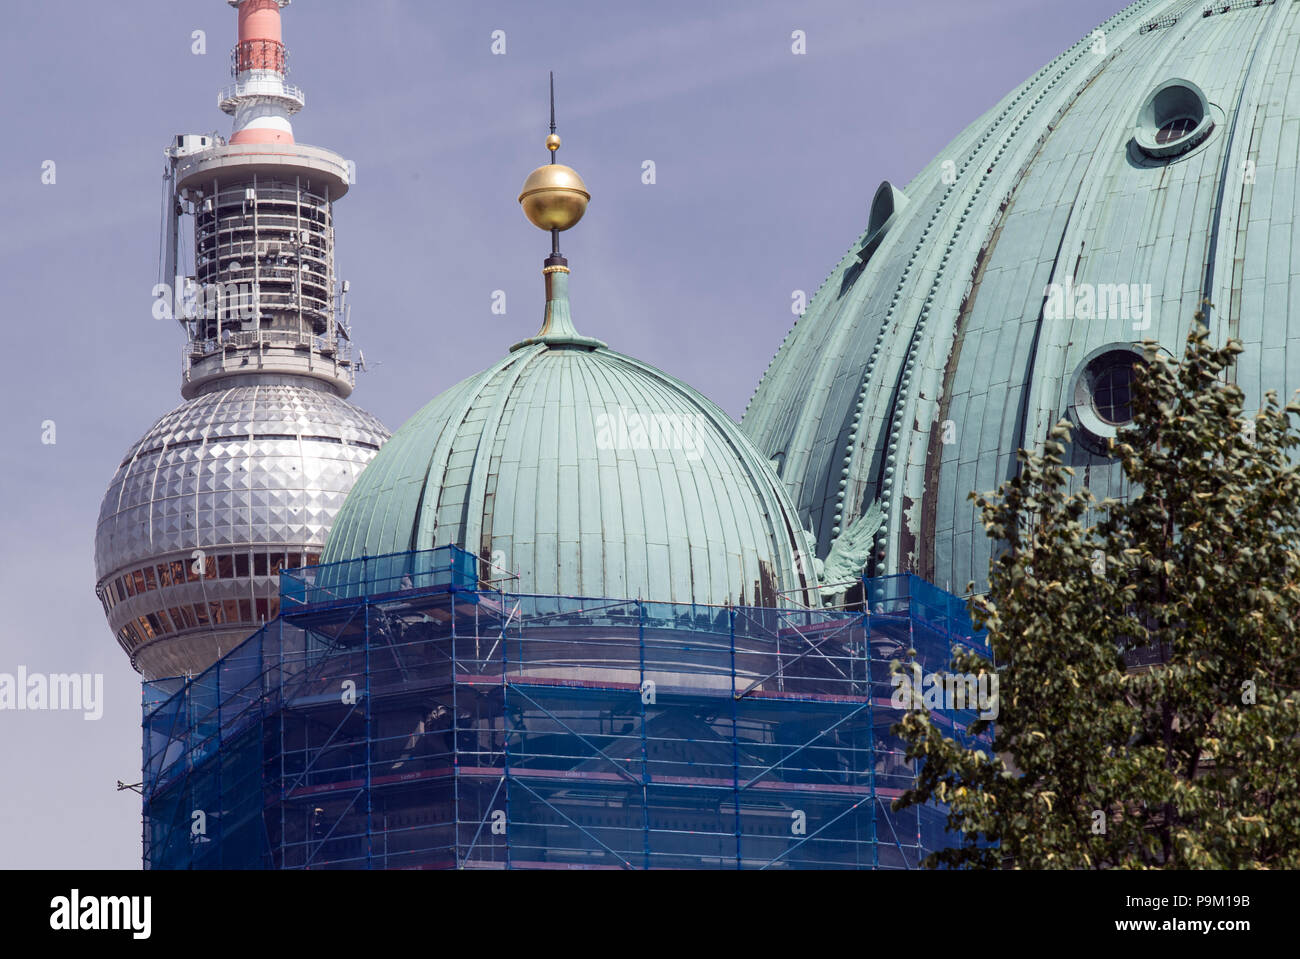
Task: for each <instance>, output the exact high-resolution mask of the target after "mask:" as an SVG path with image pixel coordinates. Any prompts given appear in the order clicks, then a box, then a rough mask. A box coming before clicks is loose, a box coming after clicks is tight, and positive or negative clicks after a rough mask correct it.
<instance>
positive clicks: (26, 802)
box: [0, 0, 1121, 868]
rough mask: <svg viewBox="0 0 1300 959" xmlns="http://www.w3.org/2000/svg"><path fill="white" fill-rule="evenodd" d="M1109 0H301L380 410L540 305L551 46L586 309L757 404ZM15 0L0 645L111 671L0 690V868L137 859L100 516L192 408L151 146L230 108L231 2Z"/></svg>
mask: <svg viewBox="0 0 1300 959" xmlns="http://www.w3.org/2000/svg"><path fill="white" fill-rule="evenodd" d="M1120 6H1121V0H1075V2H1072V3H1068V4H1067V3H1062V2H1061V0H997V2H994V0H930V2H927V3H916V2H902V0H893V2H884V0H818V2H803V3H777V2H768V0H754V2H733V3H720V2H713V3H707V4H700V3H698V2H694V0H691V2H679V0H658V2H655V3H652V4H622V3H619V4H614V3H609V2H606V0H590V2H570V0H551V2H549V3H545V4H539V3H525V2H522V0H512V2H508V3H507V2H468V0H462V2H455V3H452V2H437V3H430V2H427V0H421V2H417V0H365V2H345V0H298V2H297V3H294V4H293V5H292V6H291V7H290V8H289V9H288V10H286V11H285V17H284V24H285V41H286V43H287V44H288V45H289V48H290V51H291V58H290V63H291V68H292V74H291V80H292V81H293V82H294V83H297V84H298V85H300V86H301V87H303V88H304V90H305V92H306V95H307V108H306V110H304V111H303V113H302V114H300V115H299V116H298V117H297V118H296V121H295V132H296V136H297V139H298V140H299V141H300V142H303V143H311V144H318V145H321V146H325V147H329V148H331V149H333V150H336V151H338V152H339V153H342V154H343V155H344V156H345V157H347V158H349V159H352V160H355V161H356V164H357V184H356V186H354V187H353V188H352V192H351V193H350V194H349V195H348V196H347V197H346V198H345V199H343V200H342V201H340V203H339V204H338V206H337V208H336V211H335V212H336V222H337V233H338V247H337V253H338V266H339V273H340V276H341V277H343V278H346V279H348V280H350V281H351V284H352V292H351V294H350V299H351V303H352V323H353V330H354V332H355V334H356V338H357V341H358V343H359V345H360V346H361V347H362V349H363V350H364V351H365V354H366V359H367V361H368V363H369V366H370V370H369V372H368V373H365V374H363V375H362V377H361V379H360V381H359V383H358V387H357V391H356V393H355V394H354V395H353V400H354V402H356V403H357V404H358V405H360V406H362V407H363V408H365V409H367V410H369V411H370V412H372V413H374V414H376V415H377V416H379V417H380V418H381V419H383V420H384V421H385V422H386V423H387V424H388V426H389V427H390V428H392V429H396V428H397V427H398V426H399V425H401V423H402V422H403V421H405V419H406V418H407V417H409V416H410V415H411V414H412V413H414V412H415V411H416V410H417V409H418V408H419V407H420V406H422V405H423V404H424V403H426V402H427V401H428V400H429V399H431V398H432V397H433V396H435V395H436V394H438V393H440V392H441V391H442V390H444V389H446V388H447V387H448V386H451V385H452V384H453V383H455V382H457V381H458V380H460V379H462V378H464V377H465V376H467V375H469V374H471V373H474V372H477V371H478V370H480V369H482V368H483V367H485V366H487V365H488V364H490V363H492V362H494V361H495V360H496V359H497V358H499V357H500V356H501V355H502V354H503V353H504V351H505V350H506V349H507V348H508V346H509V345H510V344H511V343H513V342H515V341H516V340H518V339H520V338H522V337H524V336H527V335H530V334H531V333H533V332H534V331H535V330H536V328H537V326H538V324H539V322H540V319H541V315H542V280H541V276H540V270H541V260H542V258H543V257H544V256H545V255H546V253H547V252H548V249H549V246H548V242H549V241H548V238H547V237H546V236H545V235H544V234H542V233H541V232H539V231H538V230H536V229H535V228H533V227H532V226H530V225H529V224H528V223H527V222H526V221H525V220H524V218H523V215H522V214H521V213H520V211H519V208H518V204H517V203H516V202H515V197H516V196H517V194H518V190H519V185H520V184H521V183H522V182H523V178H524V176H525V175H526V174H527V173H528V171H529V170H531V169H532V168H533V167H534V166H537V165H538V164H540V163H543V162H545V160H546V151H545V149H544V148H543V145H542V141H543V138H544V137H545V134H546V123H547V114H546V109H547V107H546V74H547V71H548V70H551V69H554V70H555V72H556V90H557V99H558V120H559V129H560V133H561V135H562V136H563V138H564V148H563V149H562V151H561V154H560V157H561V159H562V161H563V162H566V163H568V164H570V165H572V166H574V167H575V168H577V169H578V171H579V172H580V173H581V174H582V175H583V177H584V178H585V180H586V182H587V186H588V188H589V189H590V190H591V193H592V197H593V198H592V202H591V206H590V208H589V210H588V213H587V216H586V218H585V219H584V220H583V222H582V224H581V225H580V226H579V227H577V228H576V229H575V230H573V231H572V232H570V233H568V234H565V236H564V238H563V239H564V243H563V248H564V252H565V253H566V255H567V256H568V257H569V260H570V264H571V267H572V269H573V276H572V281H571V300H572V304H573V311H574V320H575V323H576V324H577V326H578V328H579V330H580V331H582V332H583V333H586V334H589V335H592V336H598V337H600V338H601V339H604V340H606V341H607V342H608V343H609V344H610V346H611V347H612V348H614V349H617V350H620V351H622V352H625V353H629V354H632V355H634V356H636V357H638V358H640V359H643V360H646V361H648V362H650V363H653V364H654V365H656V366H659V367H661V368H662V369H664V370H666V371H667V372H669V373H672V374H674V375H675V376H678V377H680V378H682V379H684V380H685V381H687V382H688V383H690V384H691V385H693V386H695V387H696V388H698V389H699V390H701V391H702V392H703V393H705V394H706V395H708V396H710V397H711V398H712V399H713V400H715V401H716V402H717V403H719V404H720V405H721V406H722V407H723V408H724V409H725V410H727V411H728V412H729V413H731V414H732V415H733V416H735V417H739V415H740V414H741V412H742V411H743V409H744V407H745V403H746V402H747V401H748V399H749V395H750V393H751V392H752V390H753V388H754V385H755V384H756V383H757V381H758V378H759V376H760V374H761V373H762V371H763V369H764V368H765V367H766V365H767V363H768V361H769V360H770V359H771V355H772V353H773V352H774V351H775V349H776V347H777V345H778V344H779V343H780V342H781V339H782V338H783V337H784V336H785V334H786V332H787V331H788V329H789V327H790V325H791V323H792V321H793V319H794V318H793V316H792V314H791V312H790V302H791V293H792V291H794V290H796V289H802V290H806V291H807V292H808V294H809V295H811V294H812V293H813V291H815V290H816V289H817V287H818V286H819V285H820V284H821V282H822V280H823V278H824V277H825V276H826V274H827V273H828V272H829V270H830V269H831V267H832V266H833V265H834V263H836V262H837V261H838V260H839V258H840V257H841V256H842V255H843V253H844V251H845V250H846V249H847V247H848V245H849V243H850V242H851V241H852V240H853V239H854V238H855V237H856V236H857V234H858V233H860V232H861V230H862V229H863V228H864V227H865V225H866V218H867V210H868V207H869V205H870V202H871V197H872V195H873V193H874V192H875V189H876V187H877V185H878V184H879V183H880V181H881V180H882V179H890V180H893V181H894V182H895V183H897V184H899V185H900V186H901V185H902V184H904V183H906V182H907V180H909V179H910V178H911V177H912V176H913V175H914V174H915V173H916V172H917V171H918V170H919V169H920V168H921V167H922V166H923V165H924V164H925V163H927V162H928V161H929V160H930V159H931V158H932V157H933V156H934V155H936V154H937V153H939V151H940V150H941V149H942V148H943V146H944V145H945V144H946V143H947V142H948V141H949V140H951V139H952V138H953V136H955V135H956V134H957V133H958V132H959V131H960V130H961V129H962V128H964V127H965V126H966V125H967V124H969V123H971V122H973V121H974V120H975V119H976V118H977V117H978V116H979V115H980V114H981V113H983V112H984V111H985V110H987V109H988V108H989V107H991V106H992V105H993V104H994V103H995V102H996V101H997V100H998V99H1000V98H1001V97H1002V96H1003V95H1004V94H1006V93H1007V92H1008V91H1009V90H1011V89H1012V88H1013V87H1014V86H1016V85H1017V84H1019V83H1020V82H1022V81H1023V80H1024V79H1025V78H1027V77H1028V76H1029V75H1030V74H1031V73H1033V72H1034V71H1035V70H1037V69H1038V68H1039V67H1041V66H1042V65H1043V64H1044V63H1046V62H1047V61H1048V60H1050V59H1052V58H1053V57H1054V56H1056V55H1057V54H1058V53H1060V52H1061V51H1062V50H1064V49H1065V48H1066V47H1067V46H1069V45H1070V44H1072V43H1074V42H1075V41H1076V40H1078V39H1079V38H1080V37H1082V36H1084V35H1085V34H1087V33H1088V32H1090V31H1091V30H1092V29H1093V28H1094V27H1095V26H1096V25H1097V24H1098V23H1099V22H1100V21H1101V20H1103V19H1104V18H1105V17H1107V16H1109V15H1111V14H1112V13H1114V12H1115V11H1117V10H1118V9H1119V8H1120ZM5 17H6V28H5V31H4V32H3V34H0V62H2V63H3V64H4V66H3V68H2V69H3V77H4V81H5V83H4V90H5V94H6V95H5V107H4V111H5V112H4V131H5V136H4V142H5V147H6V148H5V149H4V150H3V151H0V184H2V186H3V188H2V189H0V223H2V224H3V234H2V235H0V276H2V277H3V279H4V288H5V293H6V298H5V306H6V318H5V323H4V342H3V349H4V353H5V355H6V356H7V357H8V359H9V363H8V365H7V368H6V369H5V371H4V374H3V379H2V380H0V382H3V389H4V401H5V406H6V408H7V409H9V410H10V413H9V415H7V416H6V417H4V419H3V421H2V424H0V429H2V430H3V436H2V437H0V439H2V440H3V442H2V443H0V449H2V450H3V451H4V457H5V461H4V473H3V475H4V477H5V491H6V500H7V501H8V507H7V509H5V510H4V513H3V515H2V516H0V543H3V546H2V547H0V602H2V604H3V606H2V608H3V610H4V618H3V623H4V625H3V639H2V641H0V673H13V672H16V670H17V668H18V667H19V666H25V667H27V669H29V670H31V671H33V672H45V673H54V672H93V673H103V674H104V690H105V699H106V704H105V710H104V716H103V718H102V719H101V720H99V721H98V722H88V721H85V720H83V719H82V717H81V715H80V714H79V713H60V712H45V713H31V712H10V711H0V769H3V771H4V777H5V788H4V790H3V791H0V866H8V867H45V866H49V867H95V868H98V867H118V868H138V867H139V864H140V804H139V799H138V797H137V796H136V795H135V794H134V793H117V792H115V790H114V784H115V782H116V781H117V780H119V779H121V780H125V781H127V782H136V781H138V779H139V775H140V769H139V766H140V731H139V722H140V688H139V683H138V677H137V676H136V674H135V673H134V671H132V670H131V668H130V666H129V664H128V662H127V659H126V657H125V655H124V654H123V653H122V652H121V651H120V650H119V648H118V646H117V644H116V642H115V641H114V639H113V638H112V636H111V635H110V633H109V631H108V628H107V626H106V625H105V623H104V617H103V614H102V611H101V609H100V607H99V604H98V602H97V601H96V599H95V597H94V593H93V589H94V567H93V553H92V550H93V539H94V532H95V521H96V517H97V515H98V511H99V504H100V500H101V498H102V496H103V493H104V490H105V489H106V488H107V486H108V482H109V480H110V479H111V477H112V475H113V471H114V469H115V467H116V465H117V463H118V462H119V460H120V458H121V456H122V453H123V452H124V451H125V450H126V449H127V448H128V446H129V445H130V444H131V443H132V442H133V441H134V440H136V439H137V438H138V437H140V436H141V435H142V434H143V433H144V432H145V431H146V430H147V429H148V427H149V426H150V425H151V424H152V423H153V422H154V421H155V420H156V419H158V417H159V416H161V415H162V414H163V413H165V412H166V411H168V410H170V409H171V408H173V407H174V406H176V405H177V404H178V403H179V402H180V394H179V376H180V351H181V343H182V336H181V333H180V330H179V329H178V328H177V327H176V326H175V324H172V323H167V322H159V321H155V320H153V319H152V318H151V315H150V306H151V297H150V291H151V288H152V286H153V284H154V283H155V282H156V274H157V260H158V247H159V241H158V224H159V213H160V198H161V173H162V169H163V160H162V149H163V147H164V146H165V145H166V143H167V142H168V140H169V139H170V138H171V136H172V135H173V134H175V133H179V132H192V133H200V132H211V131H213V130H216V131H218V132H220V133H222V134H223V135H228V134H229V119H228V118H227V117H225V116H224V115H223V114H221V113H220V112H219V111H218V110H217V107H216V90H217V88H218V87H219V86H220V85H222V84H224V83H226V82H228V80H229V54H230V48H231V46H232V45H233V43H234V31H235V14H234V11H233V10H231V9H230V7H229V6H227V4H226V3H225V2H223V0H180V2H178V0H132V2H130V3H104V2H102V0H96V2H92V0H64V2H60V3H23V4H12V5H7V7H6V10H5ZM796 29H798V30H803V31H805V33H806V35H807V54H806V55H804V56H795V55H793V54H792V53H791V49H790V47H791V39H790V36H791V33H792V31H794V30H796ZM195 30H203V31H205V32H206V42H207V53H206V55H203V56H196V55H194V54H193V53H192V52H191V44H192V40H191V34H192V32H193V31H195ZM494 30H504V31H505V32H506V43H507V52H506V55H505V56H493V55H492V53H491V51H490V45H491V34H492V32H493V31H494ZM47 160H53V161H54V163H55V164H56V168H55V174H56V182H55V183H54V184H53V185H44V184H42V182H41V175H42V164H43V163H44V162H45V161H47ZM645 160H653V161H654V162H655V164H656V167H657V183H656V184H655V185H653V186H646V185H643V184H642V182H641V168H642V163H643V161H645ZM497 289H501V290H504V291H505V292H506V295H507V313H506V315H504V316H495V315H493V314H492V312H491V298H492V293H493V291H494V290H497ZM46 420H53V421H54V422H55V424H56V430H57V433H56V438H57V442H56V444H55V445H52V446H51V445H44V444H43V443H42V442H41V435H42V423H43V422H44V421H46Z"/></svg>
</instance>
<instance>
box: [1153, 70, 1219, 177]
mask: <svg viewBox="0 0 1300 959" xmlns="http://www.w3.org/2000/svg"><path fill="white" fill-rule="evenodd" d="M1213 129H1214V120H1213V118H1212V117H1211V116H1210V103H1209V101H1208V100H1206V99H1205V94H1204V93H1203V92H1202V91H1201V88H1200V87H1198V86H1197V85H1196V84H1195V83H1192V81H1190V80H1166V81H1165V82H1164V83H1162V84H1160V86H1158V87H1156V88H1155V90H1154V91H1152V92H1151V94H1150V95H1149V96H1148V97H1147V98H1146V101H1145V102H1144V103H1143V104H1142V108H1141V109H1140V110H1138V117H1137V130H1136V133H1135V134H1134V140H1135V142H1136V143H1137V145H1138V149H1140V150H1141V151H1142V152H1143V153H1145V154H1146V155H1147V156H1149V157H1154V158H1156V159H1167V158H1169V157H1174V156H1178V155H1179V154H1180V153H1186V152H1187V151H1188V150H1190V149H1192V147H1194V146H1196V145H1197V144H1198V143H1201V142H1202V141H1203V140H1204V139H1205V138H1206V137H1207V136H1209V135H1210V131H1211V130H1213Z"/></svg>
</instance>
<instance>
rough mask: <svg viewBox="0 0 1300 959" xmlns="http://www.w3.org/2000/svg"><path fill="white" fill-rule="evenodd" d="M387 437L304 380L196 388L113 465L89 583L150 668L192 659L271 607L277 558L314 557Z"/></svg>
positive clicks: (172, 671)
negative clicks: (197, 393) (93, 574)
mask: <svg viewBox="0 0 1300 959" xmlns="http://www.w3.org/2000/svg"><path fill="white" fill-rule="evenodd" d="M387 439H388V431H387V430H386V429H385V428H384V426H383V424H381V423H380V422H379V421H378V420H377V419H375V417H373V416H371V415H370V414H369V413H366V412H364V411H362V410H359V409H357V408H356V407H354V406H352V405H351V404H349V403H347V402H346V401H344V400H342V399H340V398H339V397H338V396H336V395H335V394H333V393H332V392H329V391H327V390H324V389H320V388H318V387H317V386H315V385H312V383H311V381H307V380H290V381H279V382H276V383H273V384H266V383H261V384H257V385H246V386H238V387H234V388H229V389H223V390H214V391H212V392H208V393H204V394H201V395H200V396H197V397H195V398H194V399H192V400H190V401H188V402H186V403H184V404H182V405H181V406H179V407H177V408H176V409H175V410H173V411H172V412H170V413H168V414H167V415H166V416H164V417H163V418H162V419H161V420H159V421H158V423H157V424H156V425H155V426H154V427H153V428H152V429H151V430H149V432H148V433H146V434H145V436H144V437H143V438H142V439H141V440H140V441H139V442H137V443H135V444H133V445H132V447H131V449H130V450H129V451H128V453H127V455H126V456H125V457H124V458H123V460H122V462H121V465H120V466H119V467H118V470H117V474H116V475H115V476H114V477H113V482H112V483H111V484H110V486H109V488H108V493H107V495H105V497H104V502H103V505H102V507H101V508H100V515H99V525H98V529H97V532H96V537H95V571H96V577H97V580H98V585H97V587H96V592H97V593H98V594H99V596H100V599H101V602H102V603H103V604H104V608H105V612H106V614H107V616H108V620H109V625H110V627H111V628H112V629H113V632H114V633H115V634H116V635H117V637H118V641H119V642H120V643H121V645H122V647H123V649H125V650H126V651H127V653H128V654H129V655H130V656H131V661H132V665H134V666H135V668H136V669H138V670H139V671H140V672H142V673H144V674H145V676H146V677H149V678H158V677H163V676H175V675H180V674H183V673H186V672H196V673H197V672H199V671H200V670H202V669H204V668H206V667H207V666H208V665H210V664H211V662H212V661H214V660H215V659H216V658H217V656H218V654H219V653H218V650H222V651H229V649H230V648H231V647H232V646H234V645H235V644H236V643H237V642H239V641H240V640H242V639H243V638H245V637H247V636H248V634H249V633H251V632H252V631H253V630H255V629H256V628H257V626H258V625H259V624H260V623H261V622H263V621H266V620H269V619H272V618H274V616H275V613H276V611H277V610H276V609H274V608H273V607H275V606H276V605H277V603H278V597H279V577H278V571H279V569H281V568H285V567H289V568H293V567H297V566H299V565H306V564H307V563H310V562H312V561H314V560H315V559H316V558H317V557H318V556H319V553H320V550H321V547H322V546H323V545H324V543H325V537H326V534H327V533H328V532H329V529H330V525H331V524H332V523H333V521H334V517H335V515H336V514H337V513H338V510H339V508H340V507H341V506H342V505H343V501H344V499H345V497H346V496H347V494H348V491H349V490H351V488H352V485H353V483H354V482H355V481H356V479H357V477H358V476H359V475H360V474H361V471H362V470H363V469H364V468H365V467H366V464H368V463H369V462H370V460H371V459H372V458H374V456H375V454H376V453H378V451H379V448H380V446H381V445H382V444H383V443H384V442H385V440H387Z"/></svg>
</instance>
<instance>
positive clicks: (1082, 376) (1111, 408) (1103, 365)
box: [1070, 344, 1146, 448]
mask: <svg viewBox="0 0 1300 959" xmlns="http://www.w3.org/2000/svg"><path fill="white" fill-rule="evenodd" d="M1145 362H1146V361H1145V360H1144V359H1143V358H1142V354H1141V353H1140V352H1138V351H1137V350H1135V349H1134V348H1133V347H1131V346H1128V345H1127V344H1117V345H1112V346H1104V347H1102V348H1101V349H1099V350H1094V351H1093V352H1092V353H1091V354H1090V355H1089V356H1088V358H1087V359H1085V360H1084V361H1083V363H1082V364H1081V365H1080V367H1079V371H1078V372H1077V373H1076V374H1075V376H1074V389H1073V391H1072V392H1073V396H1074V403H1073V405H1072V406H1071V408H1070V412H1071V414H1072V415H1073V419H1074V420H1075V422H1076V423H1078V425H1079V426H1080V427H1082V428H1083V431H1084V433H1085V434H1086V438H1087V439H1090V440H1091V441H1092V445H1093V446H1094V447H1098V448H1100V447H1102V446H1104V445H1105V442H1106V440H1107V439H1110V438H1111V437H1113V436H1116V435H1117V434H1118V432H1119V430H1120V428H1121V427H1124V426H1127V425H1128V424H1129V423H1131V422H1132V421H1133V384H1134V380H1135V379H1136V378H1137V369H1138V367H1139V366H1140V365H1141V364H1143V363H1145Z"/></svg>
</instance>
